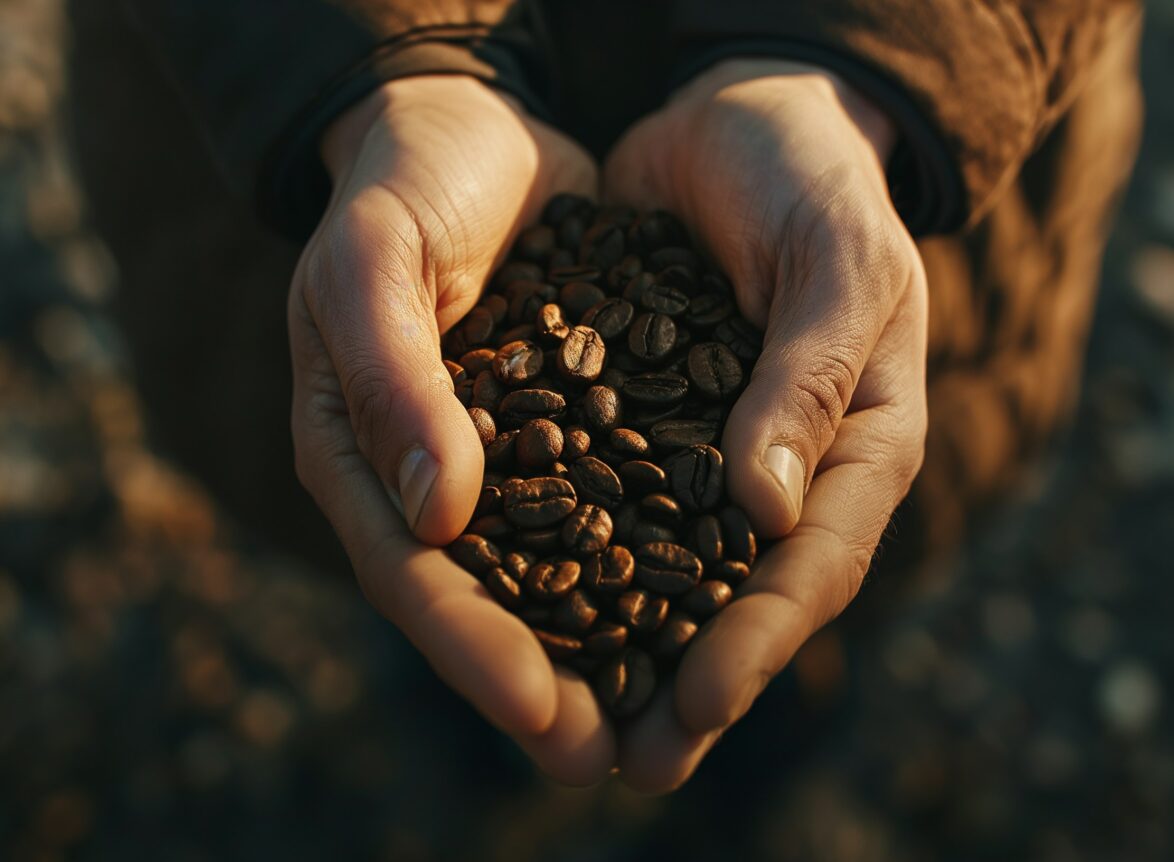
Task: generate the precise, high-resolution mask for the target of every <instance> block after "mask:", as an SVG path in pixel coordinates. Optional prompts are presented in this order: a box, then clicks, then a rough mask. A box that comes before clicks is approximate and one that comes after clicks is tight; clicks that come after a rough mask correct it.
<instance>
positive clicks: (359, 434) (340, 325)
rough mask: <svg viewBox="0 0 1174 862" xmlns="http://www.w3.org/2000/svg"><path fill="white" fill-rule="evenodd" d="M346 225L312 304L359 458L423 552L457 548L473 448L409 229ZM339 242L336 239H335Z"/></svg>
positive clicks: (466, 514) (477, 450)
mask: <svg viewBox="0 0 1174 862" xmlns="http://www.w3.org/2000/svg"><path fill="white" fill-rule="evenodd" d="M368 224H369V223H363V222H356V220H354V219H348V220H347V223H346V225H345V227H344V228H342V230H343V231H344V235H343V238H342V240H341V241H340V242H339V243H337V244H336V249H337V253H331V254H330V255H329V257H330V259H331V261H332V262H333V265H329V266H327V267H325V269H326V270H327V271H328V274H327V278H328V279H329V280H330V281H331V282H333V283H332V284H331V285H330V288H329V289H328V290H315V289H314V286H313V285H310V286H309V289H310V293H311V295H312V296H314V297H315V298H316V300H317V301H316V302H311V303H310V310H311V313H312V314H313V316H314V317H315V319H316V321H317V323H318V326H319V329H320V331H321V334H322V339H323V342H324V344H325V347H326V350H327V352H328V353H329V355H330V359H331V362H332V364H333V366H334V369H335V372H336V373H337V375H338V379H339V383H340V385H341V388H342V394H343V399H344V401H345V404H346V410H347V413H348V415H349V418H350V422H351V427H352V429H353V431H354V434H355V440H356V442H357V444H358V447H359V451H360V452H361V453H362V455H363V456H364V457H365V458H366V460H367V461H368V463H370V465H371V467H372V468H373V469H374V470H375V472H376V474H377V475H378V476H379V478H380V479H381V480H382V482H383V485H384V487H385V488H386V489H387V491H388V495H389V496H390V498H391V500H392V503H393V504H394V505H395V507H396V508H397V509H398V510H399V512H400V514H401V515H402V516H403V518H404V520H405V521H406V522H407V525H408V527H409V528H410V529H411V530H412V532H413V533H414V534H415V535H416V537H417V538H418V539H420V540H421V541H423V542H427V543H429V544H434V545H442V544H446V543H448V542H450V541H452V540H453V539H454V538H456V537H457V536H458V535H459V534H460V532H461V530H462V529H463V528H464V526H465V525H466V524H467V523H468V521H469V518H470V517H471V516H472V512H473V507H474V505H475V504H476V501H477V495H478V492H479V491H480V488H481V475H482V470H483V467H484V456H483V454H482V447H481V441H480V438H479V437H478V436H477V432H476V430H475V429H474V427H473V424H472V422H471V421H470V419H469V416H468V414H467V412H466V411H465V408H464V407H463V406H462V405H461V403H460V401H459V400H458V399H457V397H456V395H455V394H454V391H453V383H452V378H451V376H450V375H449V372H448V370H447V369H446V368H445V366H444V364H443V362H442V360H441V355H440V341H439V332H438V330H437V325H436V313H435V302H434V300H433V298H432V296H433V294H432V293H431V292H430V290H429V286H428V285H427V284H426V283H425V278H424V276H423V267H422V265H421V264H422V257H423V255H422V253H421V240H420V237H419V235H418V233H416V232H415V231H414V229H405V230H396V229H395V228H394V226H392V225H389V224H388V222H387V221H386V213H384V214H383V220H381V221H380V222H378V223H377V229H375V230H372V229H370V228H369V227H368ZM336 236H337V234H336Z"/></svg>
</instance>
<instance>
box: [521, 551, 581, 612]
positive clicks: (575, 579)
mask: <svg viewBox="0 0 1174 862" xmlns="http://www.w3.org/2000/svg"><path fill="white" fill-rule="evenodd" d="M525 583H526V592H528V593H529V594H530V595H531V596H533V597H534V598H535V599H538V600H539V601H544V602H553V601H555V600H556V599H561V598H562V597H563V596H565V595H567V594H568V593H569V592H570V591H571V590H573V589H574V588H575V587H576V585H578V583H579V564H578V563H577V562H576V561H575V560H572V559H570V558H569V557H562V558H553V559H550V560H543V561H542V562H541V563H535V564H534V565H532V566H531V567H530V570H529V571H528V572H526V578H525Z"/></svg>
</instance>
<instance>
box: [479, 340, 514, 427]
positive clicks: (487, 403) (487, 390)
mask: <svg viewBox="0 0 1174 862" xmlns="http://www.w3.org/2000/svg"><path fill="white" fill-rule="evenodd" d="M495 355H496V354H495ZM508 391H509V390H507V389H506V388H505V386H504V385H503V384H502V382H501V381H500V380H498V379H497V377H496V376H495V375H494V374H493V372H492V371H482V372H480V373H478V375H477V378H476V379H475V380H474V381H473V403H472V406H473V407H480V408H481V409H482V410H488V411H489V412H490V413H494V412H496V411H497V408H498V406H499V405H500V404H501V399H502V398H504V397H505V395H506V392H508Z"/></svg>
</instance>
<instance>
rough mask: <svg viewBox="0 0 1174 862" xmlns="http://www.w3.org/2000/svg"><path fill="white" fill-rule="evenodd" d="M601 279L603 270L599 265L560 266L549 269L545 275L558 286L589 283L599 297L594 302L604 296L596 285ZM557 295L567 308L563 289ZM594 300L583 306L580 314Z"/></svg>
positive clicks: (565, 294)
mask: <svg viewBox="0 0 1174 862" xmlns="http://www.w3.org/2000/svg"><path fill="white" fill-rule="evenodd" d="M602 279H603V271H602V270H601V269H600V268H599V267H597V266H579V265H578V264H572V265H570V266H560V267H558V268H557V269H552V270H550V272H549V273H547V276H546V280H547V281H548V282H550V283H551V284H553V285H554V286H555V287H558V288H564V287H566V286H567V285H571V284H578V285H589V286H592V287H595V288H596V290H599V299H597V300H595V302H599V301H600V300H602V299H603V296H604V294H603V291H602V290H600V289H599V287H598V285H599V283H600V281H601V280H602ZM558 296H559V298H558V301H559V302H560V303H561V304H562V305H563V306H564V307H567V308H568V310H569V304H568V303H567V296H568V294H567V293H566V292H565V291H564V290H559V294H558ZM595 302H592V303H589V304H587V305H585V306H583V308H582V310H581V311H580V314H581V313H582V312H583V311H586V310H587V309H588V308H590V307H591V306H592V305H594V304H595Z"/></svg>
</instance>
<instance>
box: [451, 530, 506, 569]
mask: <svg viewBox="0 0 1174 862" xmlns="http://www.w3.org/2000/svg"><path fill="white" fill-rule="evenodd" d="M448 555H449V556H450V557H452V558H453V561H454V562H456V563H457V565H459V566H462V567H463V568H465V569H467V570H469V571H470V572H472V573H473V574H474V575H483V574H485V573H486V572H487V571H489V570H490V569H492V568H493V567H494V566H500V565H501V551H499V550H498V548H497V545H495V544H493V542H491V541H489V540H488V539H486V538H485V537H484V536H478V535H474V534H473V533H465V534H464V535H461V536H458V537H457V538H456V539H455V540H453V541H452V542H451V543H450V544H449V546H448Z"/></svg>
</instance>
